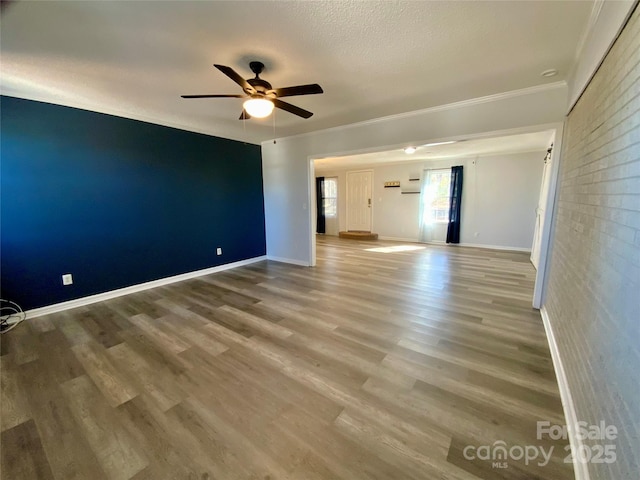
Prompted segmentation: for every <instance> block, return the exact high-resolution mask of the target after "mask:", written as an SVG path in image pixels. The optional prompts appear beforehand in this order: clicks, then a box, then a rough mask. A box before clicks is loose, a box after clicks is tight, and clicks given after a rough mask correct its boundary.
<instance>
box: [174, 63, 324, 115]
mask: <svg viewBox="0 0 640 480" xmlns="http://www.w3.org/2000/svg"><path fill="white" fill-rule="evenodd" d="M214 67H216V68H217V69H218V70H220V71H221V72H222V73H224V74H225V75H226V76H227V77H229V78H230V79H231V80H233V81H234V82H236V83H237V84H238V85H240V86H241V87H242V90H243V91H244V95H182V98H248V100H246V101H245V102H244V104H243V108H242V113H241V114H240V120H247V119H249V118H251V117H255V118H264V117H268V116H269V115H270V114H271V112H272V111H273V107H277V108H280V109H282V110H286V111H287V112H289V113H293V114H294V115H298V116H299V117H302V118H309V117H310V116H311V115H313V113H312V112H309V111H308V110H305V109H303V108H300V107H296V106H295V105H292V104H290V103H287V102H283V101H282V100H280V97H293V96H296V95H315V94H317V93H323V90H322V87H321V86H320V85H318V84H317V83H312V84H309V85H297V86H295V87H285V88H273V87H272V86H271V84H270V83H269V82H267V81H266V80H263V79H262V78H260V74H261V73H262V70H263V69H264V64H263V63H262V62H250V63H249V68H251V71H252V72H253V73H255V74H256V76H255V78H248V79H246V80H245V79H244V78H242V77H241V76H240V75H239V74H238V73H237V72H236V71H235V70H234V69H233V68H231V67H226V66H224V65H215V64H214Z"/></svg>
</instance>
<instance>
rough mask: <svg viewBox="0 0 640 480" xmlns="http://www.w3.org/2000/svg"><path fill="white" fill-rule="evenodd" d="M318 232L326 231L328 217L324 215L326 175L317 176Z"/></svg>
mask: <svg viewBox="0 0 640 480" xmlns="http://www.w3.org/2000/svg"><path fill="white" fill-rule="evenodd" d="M316 210H317V214H316V233H325V231H326V219H325V216H324V177H316Z"/></svg>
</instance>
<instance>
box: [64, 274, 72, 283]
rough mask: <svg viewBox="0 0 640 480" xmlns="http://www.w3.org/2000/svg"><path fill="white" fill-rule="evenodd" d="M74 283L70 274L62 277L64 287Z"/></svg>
mask: <svg viewBox="0 0 640 480" xmlns="http://www.w3.org/2000/svg"><path fill="white" fill-rule="evenodd" d="M72 283H73V277H72V276H71V274H70V273H65V274H64V275H62V284H63V285H71V284H72Z"/></svg>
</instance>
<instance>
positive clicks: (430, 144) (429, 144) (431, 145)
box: [423, 140, 456, 147]
mask: <svg viewBox="0 0 640 480" xmlns="http://www.w3.org/2000/svg"><path fill="white" fill-rule="evenodd" d="M450 143H456V141H455V140H451V141H449V142H435V143H425V144H424V145H423V147H435V146H436V145H449V144H450Z"/></svg>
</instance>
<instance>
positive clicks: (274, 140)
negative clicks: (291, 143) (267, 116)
mask: <svg viewBox="0 0 640 480" xmlns="http://www.w3.org/2000/svg"><path fill="white" fill-rule="evenodd" d="M273 143H274V145H275V143H276V111H275V110H274V111H273Z"/></svg>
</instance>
